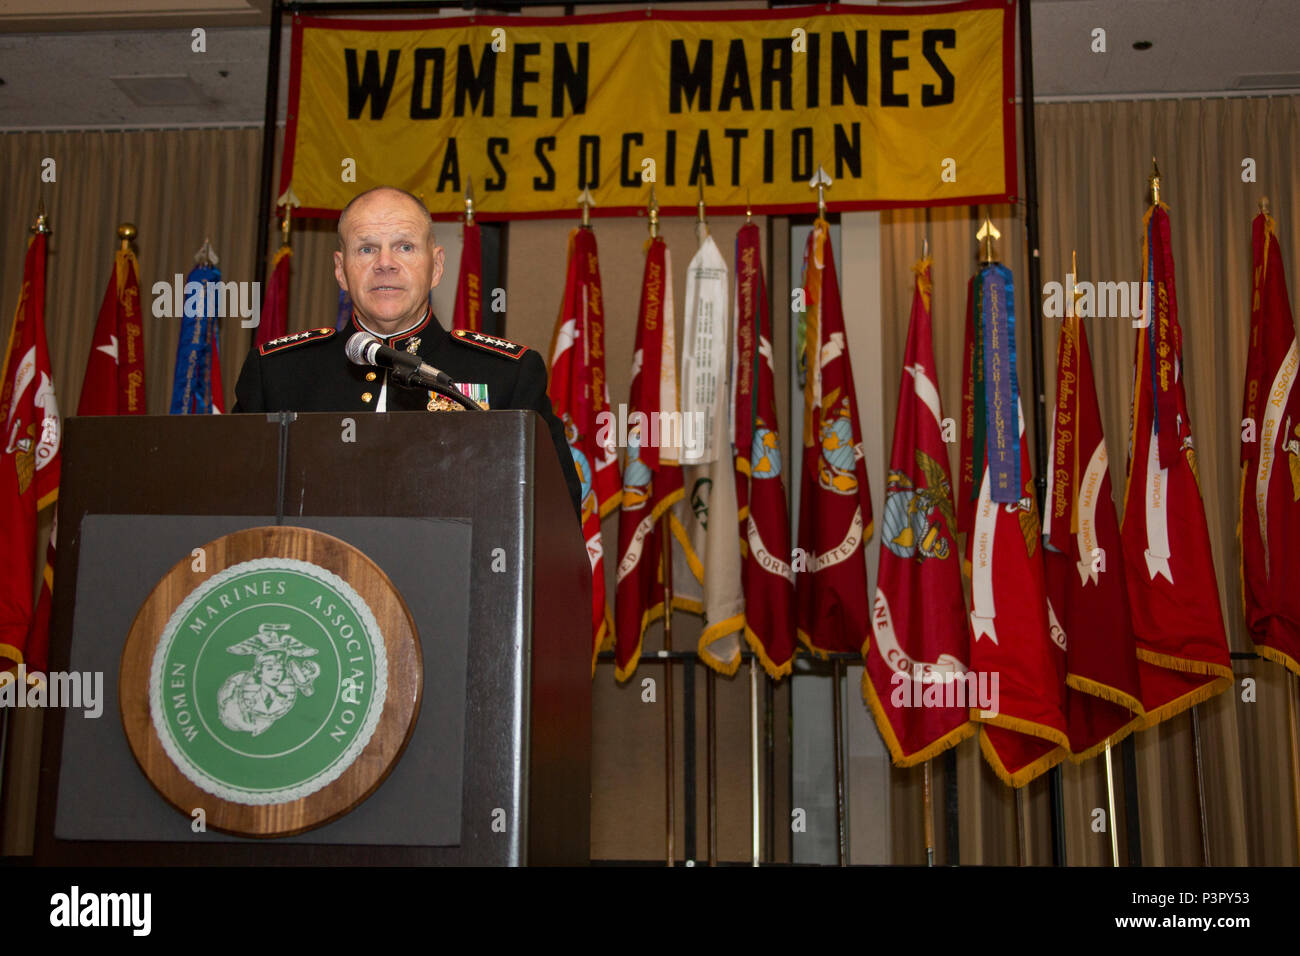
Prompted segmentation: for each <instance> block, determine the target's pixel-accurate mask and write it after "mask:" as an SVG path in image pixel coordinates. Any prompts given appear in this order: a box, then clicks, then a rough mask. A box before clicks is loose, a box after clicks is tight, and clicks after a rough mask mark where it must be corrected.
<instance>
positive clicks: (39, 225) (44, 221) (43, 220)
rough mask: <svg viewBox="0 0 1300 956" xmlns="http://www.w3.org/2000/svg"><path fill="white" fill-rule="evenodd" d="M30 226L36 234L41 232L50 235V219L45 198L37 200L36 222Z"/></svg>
mask: <svg viewBox="0 0 1300 956" xmlns="http://www.w3.org/2000/svg"><path fill="white" fill-rule="evenodd" d="M30 228H31V233H32V235H34V236H37V235H40V234H41V233H45V234H46V235H49V233H50V224H49V219H48V217H47V216H46V215H45V200H44V199H38V200H36V223H35V225H33V226H31V227H30Z"/></svg>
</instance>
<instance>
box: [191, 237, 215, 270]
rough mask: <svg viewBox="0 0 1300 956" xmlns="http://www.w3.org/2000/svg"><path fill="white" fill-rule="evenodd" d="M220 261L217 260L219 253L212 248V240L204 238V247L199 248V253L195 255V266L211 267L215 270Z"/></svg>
mask: <svg viewBox="0 0 1300 956" xmlns="http://www.w3.org/2000/svg"><path fill="white" fill-rule="evenodd" d="M220 261H221V260H220V259H218V258H217V251H216V250H215V249H213V248H212V240H211V239H210V238H209V237H207V236H204V237H203V245H201V246H199V251H198V252H196V253H194V262H195V264H196V265H200V266H209V267H211V268H213V269H215V268H216V267H217V265H218V263H220Z"/></svg>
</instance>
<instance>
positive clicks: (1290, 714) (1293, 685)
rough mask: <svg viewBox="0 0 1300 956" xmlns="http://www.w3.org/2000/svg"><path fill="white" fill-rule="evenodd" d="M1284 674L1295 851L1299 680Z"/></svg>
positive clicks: (1299, 803) (1299, 796)
mask: <svg viewBox="0 0 1300 956" xmlns="http://www.w3.org/2000/svg"><path fill="white" fill-rule="evenodd" d="M1284 673H1285V674H1286V689H1287V694H1286V716H1287V730H1288V731H1289V736H1290V738H1291V811H1292V813H1293V814H1294V815H1295V832H1296V844H1297V852H1300V726H1297V724H1296V707H1295V699H1296V692H1297V689H1300V680H1297V678H1296V675H1295V674H1293V673H1291V672H1290V671H1285V672H1284Z"/></svg>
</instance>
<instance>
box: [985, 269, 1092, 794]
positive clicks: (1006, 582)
mask: <svg viewBox="0 0 1300 956" xmlns="http://www.w3.org/2000/svg"><path fill="white" fill-rule="evenodd" d="M974 293H975V294H974V307H973V309H972V310H971V314H972V318H973V328H972V329H971V330H970V331H968V336H967V337H968V340H969V341H971V342H972V343H975V347H974V349H973V355H974V357H975V361H976V363H977V367H976V368H975V369H974V373H973V376H972V377H973V379H974V381H975V382H976V390H975V401H974V403H973V405H974V410H975V412H974V415H975V428H974V449H975V461H976V462H978V463H979V469H978V472H977V473H978V474H979V475H980V476H981V477H980V484H979V500H978V501H977V502H976V503H975V508H974V514H973V517H972V527H971V532H970V535H969V536H968V538H967V542H966V549H967V553H968V556H969V561H970V563H971V612H970V622H971V650H970V656H971V669H972V670H973V671H974V672H975V674H976V675H977V677H978V679H979V680H980V681H983V682H985V684H984V686H982V687H980V688H979V690H980V691H981V695H980V696H981V698H985V700H989V701H991V703H988V704H986V703H985V700H981V701H980V709H976V708H975V707H974V706H972V709H971V717H972V719H974V718H976V717H978V719H980V720H981V721H983V722H984V726H983V728H982V730H981V734H980V748H981V749H982V750H983V751H984V756H985V758H986V759H987V760H988V762H989V764H990V765H991V766H992V767H993V769H994V771H996V773H997V775H998V777H999V778H1001V779H1002V781H1003V782H1004V783H1006V784H1008V785H1009V786H1012V787H1022V786H1024V785H1025V784H1026V783H1028V782H1029V781H1030V780H1033V779H1034V778H1035V777H1037V776H1038V775H1039V774H1042V773H1045V772H1046V771H1047V770H1049V769H1051V768H1052V767H1053V766H1055V765H1056V764H1058V763H1060V762H1061V760H1062V759H1064V757H1065V755H1066V752H1067V749H1068V748H1069V745H1070V740H1069V736H1068V734H1067V725H1066V721H1065V712H1064V707H1065V687H1064V684H1063V683H1062V681H1061V674H1060V673H1059V670H1058V663H1059V662H1058V660H1057V656H1056V654H1057V652H1056V650H1055V649H1054V647H1053V644H1052V639H1051V636H1050V631H1049V628H1048V614H1047V592H1046V587H1045V584H1044V580H1043V560H1042V552H1041V550H1040V548H1039V545H1040V543H1041V542H1040V537H1041V533H1040V528H1039V521H1038V507H1037V505H1036V504H1035V502H1034V490H1033V489H1034V485H1033V475H1032V473H1031V471H1030V467H1029V448H1028V444H1027V443H1026V442H1025V420H1024V414H1023V412H1022V409H1021V407H1020V396H1019V394H1018V386H1017V382H1016V373H1015V313H1014V303H1015V292H1014V288H1013V284H1012V277H1011V270H1010V269H1007V268H1006V267H1005V266H1002V265H1000V264H999V263H996V262H993V263H989V264H987V265H985V266H984V267H983V268H981V269H980V272H979V276H978V277H977V279H976V282H975V288H974ZM979 383H983V387H982V388H981V387H980V386H979ZM1013 412H1014V417H1013ZM985 692H987V697H986V694H985Z"/></svg>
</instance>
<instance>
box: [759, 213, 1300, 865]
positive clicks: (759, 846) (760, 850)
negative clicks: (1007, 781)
mask: <svg viewBox="0 0 1300 956" xmlns="http://www.w3.org/2000/svg"><path fill="white" fill-rule="evenodd" d="M753 221H754V218H753V210H752V209H750V206H749V189H748V188H746V189H745V225H747V226H748V225H749V224H750V223H752V222H753ZM749 783H750V788H749V819H750V823H751V831H752V832H751V837H752V846H751V848H750V851H751V855H750V866H758V862H759V854H760V852H761V845H760V841H759V819H758V818H759V806H758V655H757V654H752V655H750V658H749ZM1298 819H1300V818H1298Z"/></svg>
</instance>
